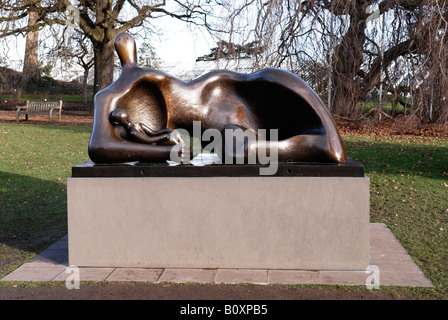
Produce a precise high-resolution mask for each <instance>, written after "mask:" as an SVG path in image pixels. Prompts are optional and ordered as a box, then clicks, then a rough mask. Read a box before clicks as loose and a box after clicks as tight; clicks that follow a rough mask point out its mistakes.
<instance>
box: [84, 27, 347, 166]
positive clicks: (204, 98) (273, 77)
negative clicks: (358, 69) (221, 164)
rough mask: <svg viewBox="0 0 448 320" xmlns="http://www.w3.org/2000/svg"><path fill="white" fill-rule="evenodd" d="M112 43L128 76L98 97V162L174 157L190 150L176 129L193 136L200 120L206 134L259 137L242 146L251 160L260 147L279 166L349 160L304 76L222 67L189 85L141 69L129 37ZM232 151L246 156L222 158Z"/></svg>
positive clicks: (92, 150) (93, 144) (92, 149)
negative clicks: (262, 134) (229, 132)
mask: <svg viewBox="0 0 448 320" xmlns="http://www.w3.org/2000/svg"><path fill="white" fill-rule="evenodd" d="M114 44H115V49H116V51H117V53H118V56H119V58H120V61H121V66H122V72H121V75H120V77H119V78H118V79H117V80H116V81H115V82H114V83H112V84H111V85H110V86H108V87H107V88H105V89H103V90H101V91H100V92H98V94H96V96H95V99H94V104H95V114H94V125H93V131H92V135H91V139H90V143H89V156H90V159H91V160H92V161H93V162H94V163H97V164H98V163H123V162H130V161H139V162H165V161H166V160H170V155H171V152H172V150H173V148H174V147H176V146H178V147H179V145H182V148H180V149H179V150H180V151H179V154H180V155H182V154H184V153H185V151H186V149H188V148H189V143H185V141H184V140H183V138H182V136H181V135H180V134H179V133H178V131H177V130H176V129H183V130H186V131H188V132H192V130H193V123H194V122H196V121H200V124H201V130H202V131H203V132H204V131H205V130H207V129H216V130H219V132H222V134H223V138H224V131H225V130H229V129H232V130H236V129H242V130H249V131H250V132H254V136H255V137H256V139H255V140H250V141H249V142H248V141H245V143H244V146H243V153H244V155H243V156H244V157H245V158H246V159H247V158H248V157H249V155H250V154H251V153H252V152H255V153H256V152H257V149H258V148H265V151H266V149H270V148H276V150H277V152H278V162H319V163H343V162H346V161H347V156H346V153H345V150H344V146H343V144H342V141H341V138H340V135H339V133H338V130H337V128H336V126H335V123H334V121H333V119H332V117H331V115H330V113H329V112H328V110H327V109H326V107H325V106H324V104H323V103H322V101H321V100H320V98H319V97H318V96H317V94H316V93H315V92H314V91H313V90H312V89H311V88H310V87H309V86H308V85H307V84H306V83H305V82H304V81H303V80H302V79H300V78H299V77H297V76H295V75H293V74H291V73H289V72H287V71H283V70H280V69H273V68H271V69H264V70H261V71H258V72H255V73H253V74H240V73H236V72H231V71H226V70H217V71H213V72H210V73H208V74H206V75H204V76H202V77H200V78H198V79H196V80H193V81H190V82H184V81H181V80H179V79H177V78H175V77H173V76H170V75H168V74H166V73H164V72H161V71H157V70H154V69H148V68H140V67H139V66H138V65H137V50H136V44H135V41H134V39H133V38H132V36H131V35H129V34H126V33H121V34H119V35H117V36H116V38H115V43H114ZM259 129H266V131H269V130H270V129H276V130H277V137H276V139H275V141H274V140H273V139H272V140H269V137H268V136H267V137H265V138H262V137H260V136H258V135H257V132H258V131H259ZM263 139H264V140H263ZM262 140H263V141H262ZM223 145H224V146H225V145H226V144H225V143H224V144H223ZM188 150H189V149H188ZM268 152H269V150H268ZM229 153H230V156H233V157H238V156H241V154H240V155H237V154H236V153H237V152H236V151H235V150H234V149H226V148H225V147H223V150H221V152H220V153H219V154H220V156H221V157H223V154H229ZM232 153H234V154H232Z"/></svg>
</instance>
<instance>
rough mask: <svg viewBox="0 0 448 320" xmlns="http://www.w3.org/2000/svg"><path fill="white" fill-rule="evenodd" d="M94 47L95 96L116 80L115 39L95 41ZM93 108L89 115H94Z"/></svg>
mask: <svg viewBox="0 0 448 320" xmlns="http://www.w3.org/2000/svg"><path fill="white" fill-rule="evenodd" d="M93 47H94V49H93V51H94V61H95V64H94V66H95V67H94V68H95V69H94V87H93V96H95V95H96V94H97V93H98V92H99V91H101V90H102V89H104V88H106V87H107V86H109V85H110V84H112V82H113V81H114V57H115V55H114V54H115V51H114V50H115V49H114V44H113V39H112V40H104V41H103V42H95V41H93ZM93 109H94V108H93V107H92V108H91V109H90V111H89V115H93V113H94V110H93Z"/></svg>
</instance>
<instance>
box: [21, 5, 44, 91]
mask: <svg viewBox="0 0 448 320" xmlns="http://www.w3.org/2000/svg"><path fill="white" fill-rule="evenodd" d="M38 18H39V14H38V13H37V12H30V14H29V20H28V26H33V25H35V24H36V22H37V20H38ZM39 80H40V74H39V31H37V30H36V31H29V32H28V34H27V36H26V45H25V58H24V61H23V72H22V79H21V85H22V86H23V85H26V84H27V83H28V82H29V81H33V82H36V83H37V82H38V81H39Z"/></svg>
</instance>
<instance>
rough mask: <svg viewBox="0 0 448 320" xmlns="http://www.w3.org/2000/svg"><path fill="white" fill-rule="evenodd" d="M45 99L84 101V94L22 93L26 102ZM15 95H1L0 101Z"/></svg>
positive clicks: (10, 98)
mask: <svg viewBox="0 0 448 320" xmlns="http://www.w3.org/2000/svg"><path fill="white" fill-rule="evenodd" d="M44 99H47V101H59V100H62V101H64V102H83V98H82V95H72V94H52V95H45V94H42V95H41V96H39V95H35V94H29V95H28V94H22V95H21V96H20V101H21V102H25V101H27V100H29V101H44ZM13 100H14V96H13V95H10V94H9V95H0V101H13ZM92 101H93V95H92V94H91V92H89V94H88V95H87V102H92Z"/></svg>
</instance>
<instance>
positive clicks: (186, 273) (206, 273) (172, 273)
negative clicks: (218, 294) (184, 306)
mask: <svg viewBox="0 0 448 320" xmlns="http://www.w3.org/2000/svg"><path fill="white" fill-rule="evenodd" d="M216 271H217V269H165V270H164V271H163V273H162V275H161V276H160V278H159V281H158V282H177V283H185V282H197V283H212V282H214V279H215V275H216Z"/></svg>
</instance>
